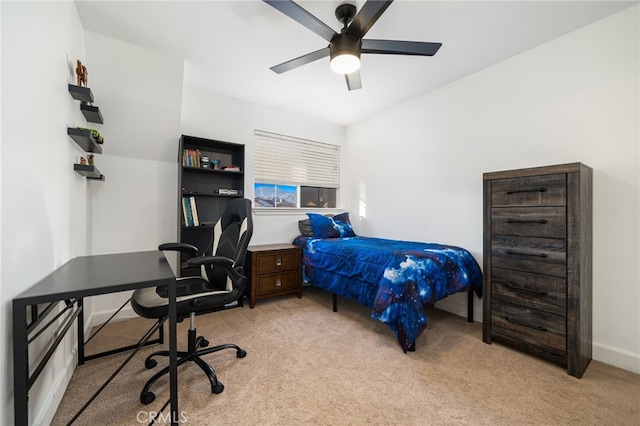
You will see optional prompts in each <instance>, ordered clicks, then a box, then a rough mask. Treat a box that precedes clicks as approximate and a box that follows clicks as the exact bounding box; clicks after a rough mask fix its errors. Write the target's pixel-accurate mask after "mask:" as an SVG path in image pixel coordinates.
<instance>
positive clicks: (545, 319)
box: [491, 300, 567, 354]
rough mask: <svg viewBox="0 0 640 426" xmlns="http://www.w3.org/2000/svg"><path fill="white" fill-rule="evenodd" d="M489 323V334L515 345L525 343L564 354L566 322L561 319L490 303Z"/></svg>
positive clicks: (544, 313) (511, 306)
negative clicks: (491, 305) (490, 329)
mask: <svg viewBox="0 0 640 426" xmlns="http://www.w3.org/2000/svg"><path fill="white" fill-rule="evenodd" d="M491 322H492V333H494V334H498V335H500V336H501V337H502V338H503V339H504V338H506V339H507V340H509V339H513V343H516V344H517V343H519V342H525V343H527V344H529V345H531V346H536V347H539V348H542V349H543V350H546V351H551V352H555V353H558V354H565V353H566V349H567V321H566V317H564V316H561V315H554V314H549V313H546V312H542V311H538V310H536V309H530V308H527V307H524V306H519V305H514V304H511V303H505V302H502V301H500V300H494V301H493V307H492V310H491Z"/></svg>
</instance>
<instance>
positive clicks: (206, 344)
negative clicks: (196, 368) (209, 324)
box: [200, 339, 209, 348]
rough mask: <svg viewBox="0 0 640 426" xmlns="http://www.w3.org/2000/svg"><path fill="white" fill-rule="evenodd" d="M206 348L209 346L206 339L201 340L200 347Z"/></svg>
mask: <svg viewBox="0 0 640 426" xmlns="http://www.w3.org/2000/svg"><path fill="white" fill-rule="evenodd" d="M207 346H209V341H208V340H207V339H202V342H200V347H201V348H206V347H207Z"/></svg>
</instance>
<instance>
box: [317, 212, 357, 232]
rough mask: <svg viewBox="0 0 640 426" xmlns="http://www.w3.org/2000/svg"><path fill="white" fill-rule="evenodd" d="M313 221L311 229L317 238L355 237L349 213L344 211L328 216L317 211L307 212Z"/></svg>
mask: <svg viewBox="0 0 640 426" xmlns="http://www.w3.org/2000/svg"><path fill="white" fill-rule="evenodd" d="M307 216H309V220H310V221H311V229H313V236H314V237H315V238H342V237H355V236H356V234H355V232H353V227H352V226H351V221H350V220H349V213H348V212H344V213H341V214H339V215H336V216H334V217H327V216H323V215H321V214H316V213H307Z"/></svg>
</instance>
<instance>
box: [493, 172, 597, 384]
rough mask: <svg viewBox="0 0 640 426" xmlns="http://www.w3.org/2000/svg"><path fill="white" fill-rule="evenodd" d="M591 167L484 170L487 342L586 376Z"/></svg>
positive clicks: (589, 273) (587, 356)
mask: <svg viewBox="0 0 640 426" xmlns="http://www.w3.org/2000/svg"><path fill="white" fill-rule="evenodd" d="M592 176H593V172H592V169H591V168H590V167H588V166H585V165H584V164H581V163H571V164H561V165H555V166H547V167H535V168H529V169H520V170H509V171H502V172H493V173H485V174H484V175H483V178H484V179H483V191H484V198H483V206H484V209H483V216H484V241H483V251H484V256H483V257H484V314H483V315H484V318H483V341H484V342H485V343H491V342H498V343H502V344H505V345H508V346H511V347H514V348H516V349H518V350H522V351H525V352H528V353H530V354H533V355H535V356H538V357H540V358H544V359H546V360H549V361H552V362H554V363H556V364H560V365H562V366H563V367H566V369H567V372H568V374H570V375H572V376H575V377H582V374H583V373H584V371H585V369H586V368H587V366H588V365H589V362H590V361H591V332H592V328H591V293H592V291H591V275H592V272H591V271H592V266H591V263H592V262H591V251H592V249H591V246H592V242H591V227H592V196H591V193H592V181H593V177H592Z"/></svg>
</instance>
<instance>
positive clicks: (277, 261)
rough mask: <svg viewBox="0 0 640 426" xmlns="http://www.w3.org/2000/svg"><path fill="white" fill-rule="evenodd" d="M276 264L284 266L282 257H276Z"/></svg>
mask: <svg viewBox="0 0 640 426" xmlns="http://www.w3.org/2000/svg"><path fill="white" fill-rule="evenodd" d="M276 266H282V259H280V258H277V259H276Z"/></svg>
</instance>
